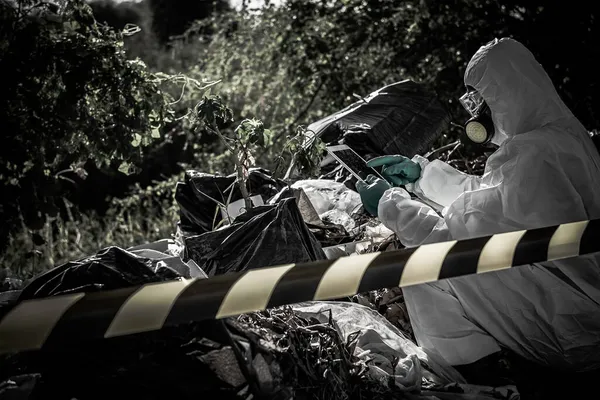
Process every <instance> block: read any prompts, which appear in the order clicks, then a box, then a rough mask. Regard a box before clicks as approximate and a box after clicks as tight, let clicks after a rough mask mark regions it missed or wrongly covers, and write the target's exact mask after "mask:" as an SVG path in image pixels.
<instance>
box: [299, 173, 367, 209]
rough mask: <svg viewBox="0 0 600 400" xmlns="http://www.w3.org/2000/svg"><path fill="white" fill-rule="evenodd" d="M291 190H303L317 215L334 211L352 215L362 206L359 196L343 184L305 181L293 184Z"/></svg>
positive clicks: (323, 180) (327, 181) (315, 180)
mask: <svg viewBox="0 0 600 400" xmlns="http://www.w3.org/2000/svg"><path fill="white" fill-rule="evenodd" d="M292 188H299V189H304V192H305V193H306V195H307V196H308V198H309V199H310V202H311V203H312V205H313V206H314V207H315V210H316V211H317V213H318V214H319V215H321V214H323V213H324V212H326V211H329V210H334V209H336V210H339V211H343V212H345V213H347V214H349V215H352V214H353V213H354V212H355V211H356V210H358V208H359V207H360V206H362V201H361V200H360V195H359V194H358V193H357V192H355V191H353V190H350V189H349V188H348V187H346V186H345V185H344V184H343V183H339V182H335V181H331V180H326V179H305V180H300V181H297V182H294V184H293V185H292Z"/></svg>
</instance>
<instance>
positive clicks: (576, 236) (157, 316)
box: [0, 220, 600, 353]
mask: <svg viewBox="0 0 600 400" xmlns="http://www.w3.org/2000/svg"><path fill="white" fill-rule="evenodd" d="M597 237H600V220H592V221H582V222H574V223H569V224H562V225H557V226H551V227H546V228H539V229H531V230H523V231H517V232H509V233H503V234H498V235H493V236H487V237H481V238H475V239H469V240H461V241H450V242H442V243H434V244H428V245H423V246H420V247H416V248H412V249H404V250H397V251H390V252H384V253H369V254H363V255H354V256H349V257H342V258H339V259H336V260H323V261H315V262H309V263H303V264H289V265H282V266H275V267H267V268H260V269H253V270H249V271H245V272H241V273H234V274H228V275H221V276H217V277H214V278H210V279H190V280H179V281H171V282H161V283H153V284H147V285H143V286H138V287H132V288H126V289H119V290H111V291H106V292H95V293H85V294H84V293H75V294H68V295H61V296H54V297H49V298H43V299H36V300H26V301H22V302H20V303H19V304H17V305H16V306H15V307H14V308H13V309H11V310H10V311H9V312H8V313H7V314H6V315H5V316H4V318H3V319H2V320H0V353H9V352H17V351H27V350H37V349H42V348H44V349H46V348H57V347H60V346H63V345H68V344H69V343H74V342H80V341H81V340H91V339H101V338H112V337H119V336H124V335H129V334H134V333H141V332H150V331H155V330H159V329H162V328H164V327H168V326H174V325H178V324H182V323H189V322H191V321H203V320H209V319H220V318H226V317H232V316H236V315H240V314H244V313H247V312H253V311H260V310H265V309H268V308H272V307H277V306H282V305H286V304H293V303H299V302H304V301H311V300H331V299H337V298H341V297H344V296H352V295H354V294H357V293H362V292H367V291H370V290H376V289H381V288H389V287H394V286H400V287H405V286H410V285H416V284H421V283H427V282H435V281H438V280H441V279H448V278H454V277H459V276H465V275H471V274H481V273H486V272H492V271H499V270H503V269H506V268H511V267H516V266H520V265H527V264H531V263H539V262H544V261H552V260H557V259H564V258H569V257H576V256H579V255H585V254H590V253H595V252H599V251H600V242H599V241H598V240H595V238H597Z"/></svg>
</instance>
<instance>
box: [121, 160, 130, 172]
mask: <svg viewBox="0 0 600 400" xmlns="http://www.w3.org/2000/svg"><path fill="white" fill-rule="evenodd" d="M129 167H131V164H130V163H128V162H127V161H123V162H122V163H121V165H119V172H121V173H123V174H125V175H129V171H130V168H129Z"/></svg>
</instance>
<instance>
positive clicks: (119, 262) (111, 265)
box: [19, 246, 181, 301]
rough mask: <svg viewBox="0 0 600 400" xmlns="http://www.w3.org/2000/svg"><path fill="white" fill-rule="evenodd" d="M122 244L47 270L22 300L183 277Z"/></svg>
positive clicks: (28, 289) (35, 280)
mask: <svg viewBox="0 0 600 400" xmlns="http://www.w3.org/2000/svg"><path fill="white" fill-rule="evenodd" d="M159 261H160V260H153V259H149V258H144V257H139V256H137V255H135V254H133V253H130V252H128V251H126V250H123V249H121V248H119V247H114V246H113V247H107V248H105V249H103V250H101V251H99V252H98V253H96V254H95V255H93V256H90V257H86V258H82V259H80V260H77V261H70V262H68V263H66V264H63V265H61V266H58V267H56V268H53V269H51V270H50V271H48V272H45V273H43V274H41V275H39V276H37V277H36V278H35V279H33V280H32V281H31V282H30V283H29V284H28V285H27V286H25V288H23V290H22V292H21V295H20V296H19V301H21V300H26V299H33V298H39V297H48V296H54V295H59V294H66V293H73V292H95V291H99V290H111V289H120V288H124V287H130V286H135V285H142V284H145V283H150V282H160V281H167V280H174V279H178V278H180V277H181V275H180V274H178V273H177V272H176V271H175V270H173V269H171V268H169V267H167V266H165V265H164V264H162V263H160V262H159Z"/></svg>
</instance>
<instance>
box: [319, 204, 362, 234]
mask: <svg viewBox="0 0 600 400" xmlns="http://www.w3.org/2000/svg"><path fill="white" fill-rule="evenodd" d="M319 217H320V218H321V219H322V220H323V221H328V222H331V223H332V224H335V225H341V226H343V227H344V229H345V230H346V232H352V231H353V230H354V229H355V228H356V222H354V220H353V219H352V217H351V216H350V215H349V214H348V213H347V212H344V211H340V210H338V209H333V210H329V211H325V212H324V213H323V214H321V215H320V216H319Z"/></svg>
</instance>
